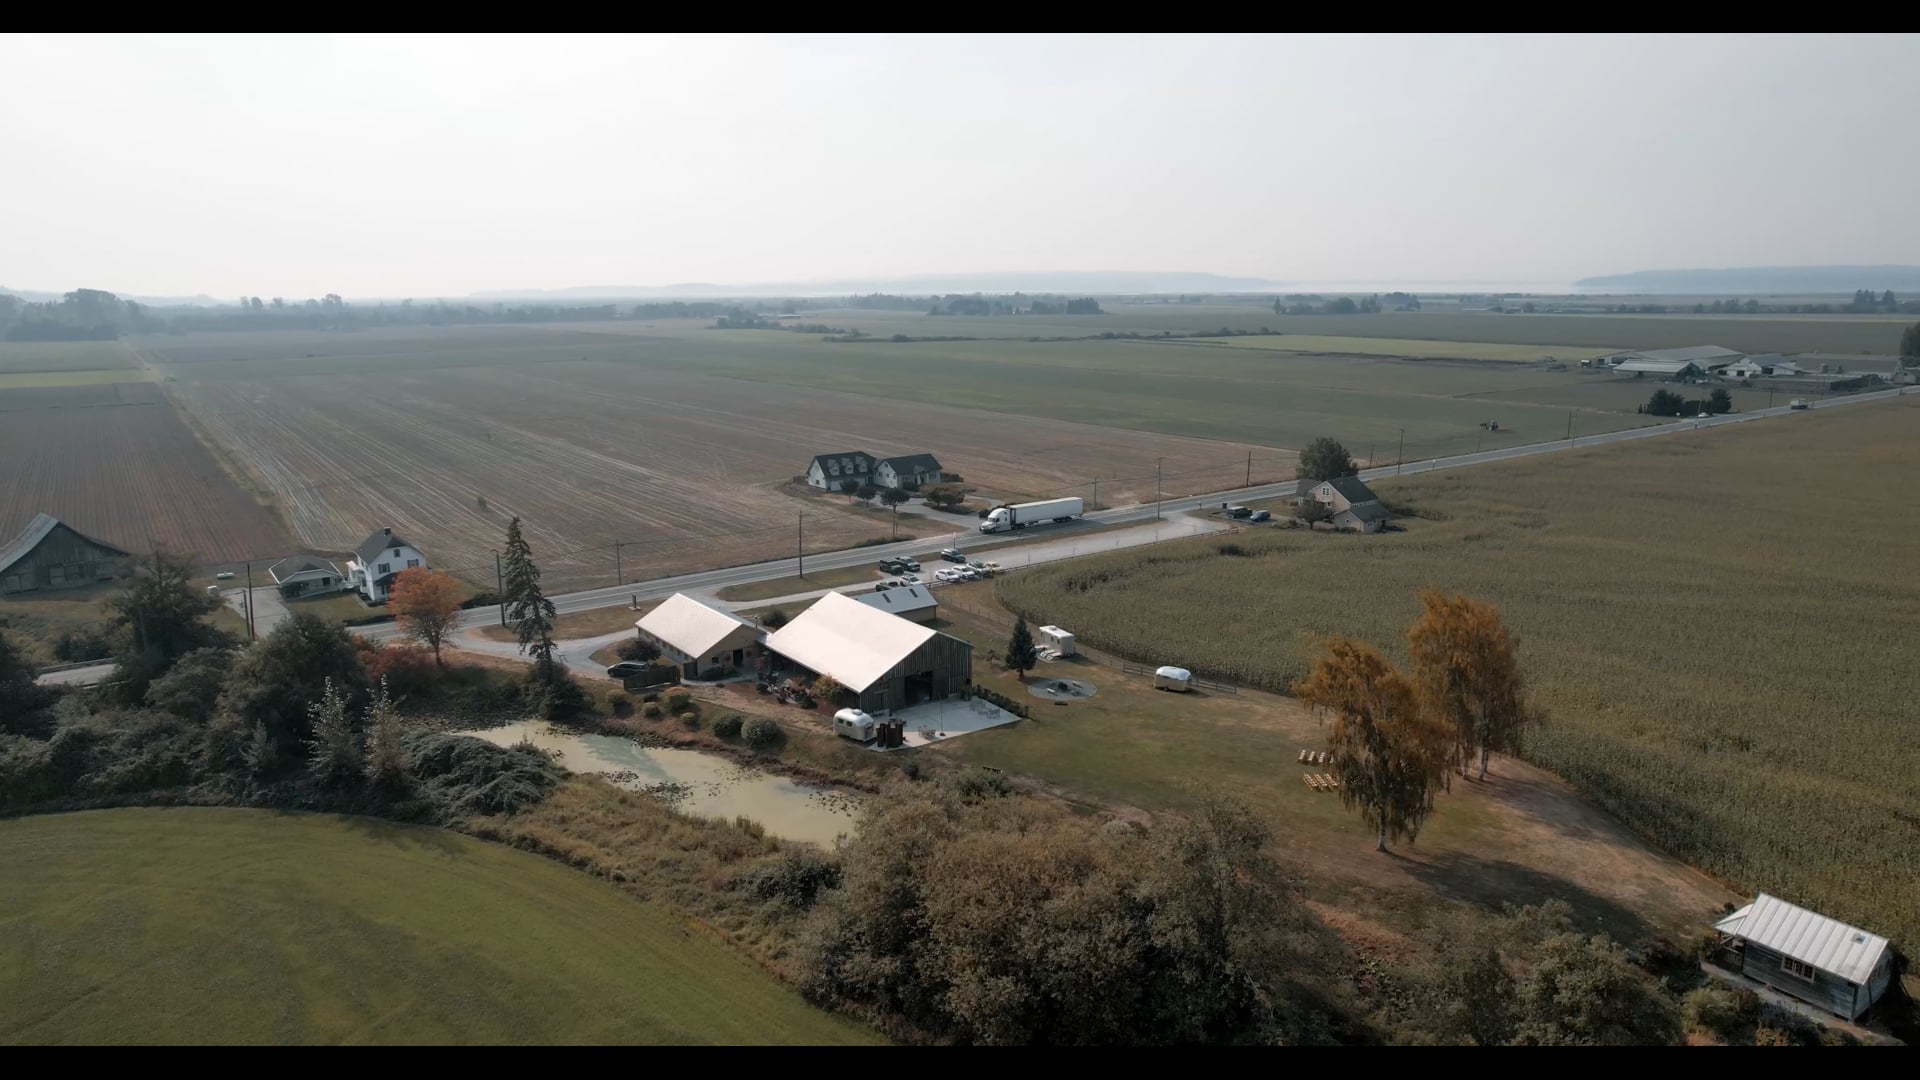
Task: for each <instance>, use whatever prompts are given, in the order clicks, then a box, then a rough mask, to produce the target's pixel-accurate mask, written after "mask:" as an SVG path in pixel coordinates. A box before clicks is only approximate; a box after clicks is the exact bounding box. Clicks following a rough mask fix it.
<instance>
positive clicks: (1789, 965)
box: [1780, 956, 1814, 982]
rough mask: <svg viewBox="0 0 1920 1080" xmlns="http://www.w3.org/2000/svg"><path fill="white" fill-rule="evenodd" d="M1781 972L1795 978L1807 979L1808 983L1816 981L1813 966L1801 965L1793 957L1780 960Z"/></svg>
mask: <svg viewBox="0 0 1920 1080" xmlns="http://www.w3.org/2000/svg"><path fill="white" fill-rule="evenodd" d="M1780 970H1781V971H1784V972H1786V973H1787V974H1789V975H1792V976H1794V977H1795V978H1800V979H1805V980H1807V981H1808V982H1812V981H1814V971H1813V965H1812V964H1805V963H1801V962H1800V961H1798V960H1795V959H1794V958H1793V957H1791V956H1783V957H1781V958H1780Z"/></svg>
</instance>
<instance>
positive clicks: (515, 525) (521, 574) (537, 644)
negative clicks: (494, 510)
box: [502, 517, 555, 683]
mask: <svg viewBox="0 0 1920 1080" xmlns="http://www.w3.org/2000/svg"><path fill="white" fill-rule="evenodd" d="M502 558H503V560H504V566H503V567H502V578H503V585H504V587H505V589H506V595H505V597H504V598H503V599H504V601H505V603H506V607H507V622H508V623H509V624H511V625H512V626H513V630H514V634H515V635H516V636H517V637H518V638H519V640H520V651H521V652H522V653H523V654H525V655H527V656H531V657H533V663H534V669H535V671H536V672H537V674H538V675H539V677H540V681H541V682H548V683H550V682H552V681H553V676H554V667H555V664H554V660H553V654H554V644H553V620H554V610H553V601H551V600H549V599H547V595H546V593H544V592H541V591H540V568H539V567H538V566H535V565H534V564H533V551H532V549H530V548H528V547H527V540H526V537H524V536H522V535H520V519H519V518H518V517H516V518H514V519H513V520H512V521H510V522H508V523H507V550H506V551H505V552H504V553H503V554H502Z"/></svg>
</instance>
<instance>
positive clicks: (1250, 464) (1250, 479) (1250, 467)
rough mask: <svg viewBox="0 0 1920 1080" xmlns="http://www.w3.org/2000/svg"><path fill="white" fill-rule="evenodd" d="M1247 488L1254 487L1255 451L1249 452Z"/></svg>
mask: <svg viewBox="0 0 1920 1080" xmlns="http://www.w3.org/2000/svg"><path fill="white" fill-rule="evenodd" d="M1247 486H1248V487H1252V486H1253V451H1251V450H1249V451H1247Z"/></svg>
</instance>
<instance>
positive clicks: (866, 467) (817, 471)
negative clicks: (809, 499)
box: [807, 450, 876, 491]
mask: <svg viewBox="0 0 1920 1080" xmlns="http://www.w3.org/2000/svg"><path fill="white" fill-rule="evenodd" d="M873 466H874V460H873V455H872V454H869V453H867V452H866V451H865V450H846V451H842V452H840V453H837V454H815V455H814V457H813V460H812V461H810V462H808V463H807V483H808V484H809V485H810V486H812V487H817V488H819V489H820V490H822V491H839V490H840V485H841V484H842V483H844V482H845V481H848V480H852V481H853V482H854V483H856V484H858V483H875V482H876V481H875V480H874V479H873Z"/></svg>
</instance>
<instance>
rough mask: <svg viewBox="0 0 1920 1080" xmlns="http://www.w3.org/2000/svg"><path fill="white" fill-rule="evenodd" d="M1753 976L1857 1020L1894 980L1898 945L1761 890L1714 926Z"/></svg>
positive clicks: (1847, 1017) (1842, 1015)
mask: <svg viewBox="0 0 1920 1080" xmlns="http://www.w3.org/2000/svg"><path fill="white" fill-rule="evenodd" d="M1713 928H1714V929H1715V930H1717V931H1719V932H1720V935H1721V940H1722V941H1723V943H1725V945H1726V946H1727V948H1728V949H1729V950H1731V951H1732V952H1733V953H1735V954H1736V955H1737V956H1738V957H1739V959H1740V973H1741V974H1742V975H1745V976H1746V977H1748V978H1749V979H1755V980H1758V981H1760V982H1763V983H1766V984H1767V985H1768V986H1771V987H1773V988H1774V989H1776V990H1780V991H1782V992H1784V993H1787V994H1791V995H1792V996H1794V997H1797V998H1799V999H1800V1000H1802V1001H1807V1002H1811V1003H1813V1004H1815V1005H1818V1006H1819V1007H1821V1008H1822V1009H1825V1010H1827V1011H1828V1012H1831V1013H1833V1014H1834V1015H1835V1016H1838V1017H1840V1018H1842V1019H1845V1020H1853V1019H1855V1018H1857V1017H1858V1016H1859V1015H1860V1014H1861V1013H1864V1012H1866V1011H1867V1008H1868V1006H1870V1005H1872V1004H1873V1003H1874V1002H1875V1001H1877V1000H1879V998H1880V995H1881V994H1884V993H1886V991H1887V986H1888V984H1890V983H1891V982H1892V981H1893V949H1892V948H1890V947H1889V946H1888V944H1887V939H1886V938H1883V937H1881V936H1879V935H1878V934H1869V933H1867V932H1866V931H1865V930H1861V929H1858V928H1857V927H1852V926H1848V925H1847V924H1846V923H1843V922H1839V921H1837V920H1834V919H1829V918H1827V917H1826V916H1825V915H1817V914H1815V913H1813V912H1811V911H1808V910H1807V909H1806V908H1803V907H1796V906H1795V905H1793V904H1789V903H1787V902H1786V901H1785V900H1781V899H1779V898H1778V897H1773V896H1768V895H1767V894H1766V893H1761V894H1760V895H1759V896H1757V897H1755V898H1754V900H1753V903H1751V904H1748V905H1747V906H1746V907H1743V908H1741V909H1740V910H1739V911H1736V912H1734V913H1733V914H1731V915H1729V916H1727V917H1726V918H1724V919H1721V920H1720V921H1719V922H1718V923H1715V924H1714V927H1713Z"/></svg>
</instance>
